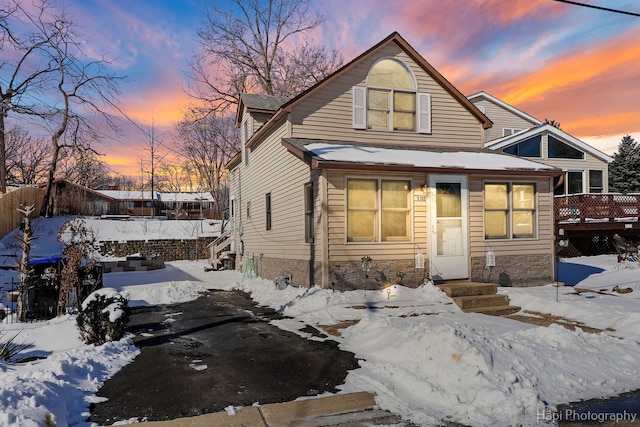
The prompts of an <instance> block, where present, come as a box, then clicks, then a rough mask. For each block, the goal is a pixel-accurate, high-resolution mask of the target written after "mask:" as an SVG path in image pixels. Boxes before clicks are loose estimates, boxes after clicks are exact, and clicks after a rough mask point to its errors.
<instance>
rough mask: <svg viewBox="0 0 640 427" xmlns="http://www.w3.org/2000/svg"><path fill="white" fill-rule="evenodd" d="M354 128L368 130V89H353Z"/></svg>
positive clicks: (355, 87) (359, 87) (358, 87)
mask: <svg viewBox="0 0 640 427" xmlns="http://www.w3.org/2000/svg"><path fill="white" fill-rule="evenodd" d="M353 128H354V129H366V128H367V88H366V87H362V86H354V87H353Z"/></svg>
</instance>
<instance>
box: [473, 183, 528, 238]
mask: <svg viewBox="0 0 640 427" xmlns="http://www.w3.org/2000/svg"><path fill="white" fill-rule="evenodd" d="M484 235H485V239H518V238H527V237H535V235H536V186H535V184H532V183H516V182H491V183H485V185H484Z"/></svg>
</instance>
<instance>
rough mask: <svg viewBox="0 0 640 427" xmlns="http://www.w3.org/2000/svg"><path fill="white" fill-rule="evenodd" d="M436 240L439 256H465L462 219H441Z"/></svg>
mask: <svg viewBox="0 0 640 427" xmlns="http://www.w3.org/2000/svg"><path fill="white" fill-rule="evenodd" d="M436 238H437V252H438V255H443V256H448V255H449V256H458V255H464V251H463V249H462V220H461V219H439V220H438V224H437V235H436Z"/></svg>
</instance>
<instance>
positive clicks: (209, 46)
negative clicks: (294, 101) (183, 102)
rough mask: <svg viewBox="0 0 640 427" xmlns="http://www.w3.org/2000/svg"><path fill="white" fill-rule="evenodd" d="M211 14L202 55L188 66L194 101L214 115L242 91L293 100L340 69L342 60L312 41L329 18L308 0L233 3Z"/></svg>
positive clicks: (211, 10) (201, 38) (202, 41)
mask: <svg viewBox="0 0 640 427" xmlns="http://www.w3.org/2000/svg"><path fill="white" fill-rule="evenodd" d="M227 4H230V6H229V8H228V9H226V10H223V9H221V8H219V7H218V6H216V5H215V3H214V5H213V6H211V7H210V8H208V9H207V10H206V14H205V27H204V28H202V29H201V30H200V31H199V32H198V43H199V45H200V52H199V54H198V55H196V57H195V58H194V59H193V60H192V61H191V63H190V65H189V77H190V78H191V81H192V83H193V84H192V86H191V87H190V88H189V89H188V92H189V93H190V95H191V96H193V97H194V98H196V99H199V100H200V101H204V102H205V103H207V104H208V105H209V107H210V109H211V110H217V109H225V108H227V107H229V106H230V105H233V104H237V103H238V99H239V94H240V93H242V92H250V93H263V94H266V95H278V96H294V95H297V94H298V93H299V92H301V91H302V90H304V89H306V88H308V87H310V86H311V85H313V84H315V83H316V82H318V81H320V80H322V79H323V78H324V77H326V76H327V75H328V74H330V73H332V72H333V71H335V70H337V69H338V67H339V66H340V65H341V63H342V56H341V55H340V54H339V53H338V51H336V50H327V49H326V48H325V47H323V46H320V45H318V44H315V43H314V42H313V41H311V39H310V38H308V37H307V36H308V35H309V33H310V32H311V31H312V30H314V29H315V28H317V27H318V26H319V25H320V24H321V23H322V22H323V21H324V19H325V18H324V17H323V16H322V15H320V14H319V13H317V12H314V11H312V10H311V9H310V2H309V0H267V1H264V0H233V1H231V2H227Z"/></svg>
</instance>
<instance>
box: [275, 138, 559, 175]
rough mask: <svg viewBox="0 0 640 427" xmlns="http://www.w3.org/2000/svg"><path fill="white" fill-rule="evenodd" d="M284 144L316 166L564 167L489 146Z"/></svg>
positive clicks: (506, 170)
mask: <svg viewBox="0 0 640 427" xmlns="http://www.w3.org/2000/svg"><path fill="white" fill-rule="evenodd" d="M282 145H283V146H284V147H286V148H287V150H289V152H291V153H292V154H293V155H294V156H296V157H298V158H299V159H301V160H303V161H305V162H306V163H307V164H309V165H310V166H311V167H312V168H314V169H349V170H360V171H390V172H391V171H392V172H425V173H429V172H437V173H474V174H482V173H485V174H486V173H490V174H492V175H511V176H512V175H519V176H524V175H526V176H532V175H537V176H558V175H562V174H563V173H564V172H563V171H562V170H561V169H558V168H555V167H552V166H549V165H545V164H543V163H539V162H535V161H530V160H527V159H523V158H520V157H516V156H511V155H509V154H503V153H498V152H493V151H487V150H475V151H460V150H458V151H456V150H438V149H434V148H426V147H423V148H407V147H380V146H363V145H354V144H350V143H340V142H336V141H321V140H303V139H291V138H286V139H283V140H282Z"/></svg>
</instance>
